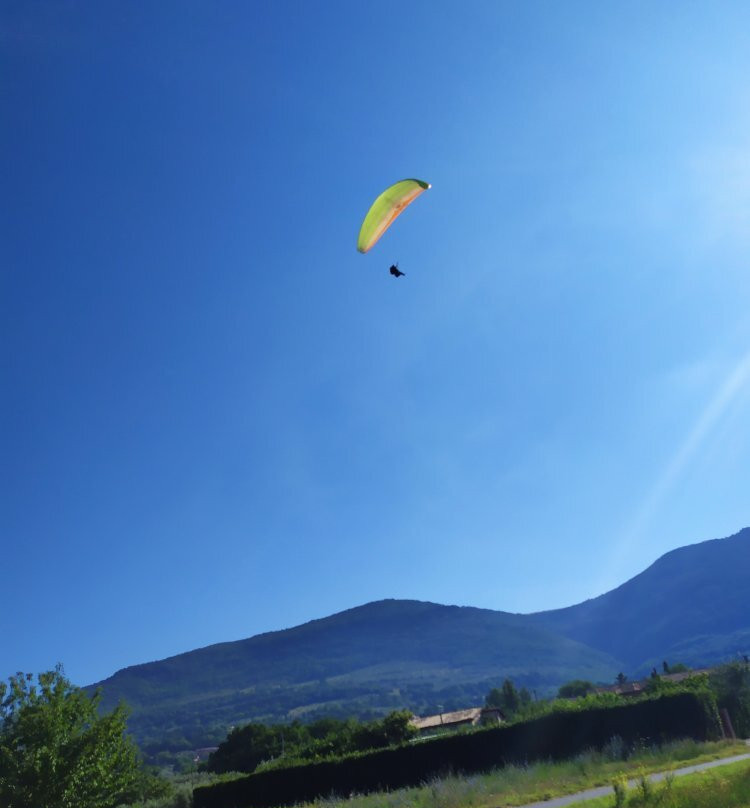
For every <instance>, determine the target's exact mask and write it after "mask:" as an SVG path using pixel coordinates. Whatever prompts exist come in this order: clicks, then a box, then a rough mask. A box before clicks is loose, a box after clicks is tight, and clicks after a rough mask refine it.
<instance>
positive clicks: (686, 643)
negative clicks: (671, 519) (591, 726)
mask: <svg viewBox="0 0 750 808" xmlns="http://www.w3.org/2000/svg"><path fill="white" fill-rule="evenodd" d="M529 617H530V619H531V620H532V622H533V623H534V624H535V625H537V626H544V627H545V628H548V629H550V630H552V631H555V632H559V633H561V634H563V635H564V636H566V637H569V638H571V639H575V640H579V641H580V642H583V643H585V644H586V645H589V646H591V647H592V648H597V649H599V650H600V651H603V652H604V653H607V654H611V655H612V656H614V657H617V658H618V659H621V660H622V661H623V663H624V665H625V668H626V669H627V670H628V671H632V672H637V671H643V670H648V669H650V667H651V666H652V665H654V664H656V665H659V664H660V662H661V660H662V659H667V660H671V661H673V662H674V661H678V660H679V661H684V662H686V663H687V664H691V665H699V664H703V663H710V662H713V661H716V660H717V659H723V658H725V657H727V656H734V655H736V654H737V653H738V652H741V653H746V652H747V651H748V650H749V649H750V528H745V529H744V530H741V531H740V532H739V533H737V534H735V535H734V536H730V537H729V538H727V539H714V540H712V541H705V542H701V543H700V544H693V545H690V546H688V547H681V548H679V549H678V550H673V551H672V552H670V553H667V554H666V555H663V556H662V557H661V558H660V559H659V560H658V561H656V562H655V563H654V564H652V565H651V566H650V567H649V568H648V569H646V570H645V571H644V572H642V573H640V574H639V575H636V576H635V578H631V579H630V580H629V581H627V583H624V584H622V586H619V587H617V589H613V590H612V591H611V592H607V593H606V594H604V595H601V596H599V597H597V598H593V599H592V600H587V601H585V602H584V603H579V604H578V605H577V606H569V607H568V608H566V609H557V610H555V611H548V612H538V613H537V614H533V615H529Z"/></svg>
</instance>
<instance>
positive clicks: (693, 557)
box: [90, 528, 750, 750]
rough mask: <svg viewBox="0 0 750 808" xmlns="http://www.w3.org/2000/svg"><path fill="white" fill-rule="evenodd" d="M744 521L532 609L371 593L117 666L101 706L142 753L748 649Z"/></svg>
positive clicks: (749, 586) (451, 703) (749, 537)
mask: <svg viewBox="0 0 750 808" xmlns="http://www.w3.org/2000/svg"><path fill="white" fill-rule="evenodd" d="M748 569H750V528H744V529H743V530H741V531H739V533H737V534H734V535H733V536H730V537H728V538H726V539H712V540H708V541H706V542H698V543H695V544H692V545H687V546H686V547H682V548H677V549H675V550H671V551H669V552H668V553H665V554H664V555H663V556H661V557H660V558H659V559H657V560H656V561H655V562H654V563H653V564H651V565H650V566H649V567H647V568H646V569H645V570H644V571H643V572H641V573H639V574H638V575H636V576H634V577H633V578H631V579H629V580H628V581H626V582H625V583H623V584H621V585H620V586H619V587H616V588H615V589H613V590H611V591H610V592H606V593H604V594H602V595H599V596H597V597H596V598H591V599H589V600H586V601H583V602H582V603H579V604H575V605H573V606H569V607H564V608H562V609H555V610H547V611H543V612H535V613H531V614H516V613H512V612H503V611H496V610H492V609H482V608H478V607H474V606H445V605H442V604H437V603H432V602H429V601H418V600H399V599H392V598H391V599H382V600H378V601H372V602H370V603H365V604H361V605H359V606H354V607H351V608H349V609H345V610H343V611H341V612H337V613H335V614H333V615H330V616H328V617H323V618H316V619H313V620H310V621H307V622H306V623H302V624H300V625H298V626H293V627H291V628H287V629H282V630H280V631H270V632H264V633H262V634H258V635H255V636H253V637H249V638H245V639H242V640H234V641H227V642H221V643H216V644H213V645H208V646H204V647H203V648H199V649H194V650H192V651H187V652H184V653H182V654H177V655H174V656H172V657H168V658H167V659H164V660H158V661H155V662H147V663H141V664H139V665H133V666H129V667H127V668H123V669H121V670H119V671H117V672H115V674H113V675H112V676H111V677H109V678H107V679H105V680H103V681H102V682H99V683H98V684H97V685H92V686H90V687H91V689H93V688H94V687H96V686H100V687H101V688H102V692H103V704H104V706H110V705H112V704H114V703H116V702H117V701H118V700H120V699H121V698H122V699H124V700H125V701H126V702H128V704H129V705H130V706H131V709H132V716H131V722H130V724H131V729H132V731H133V733H134V735H135V736H136V738H137V739H138V740H139V742H141V744H142V745H145V746H146V747H148V748H150V749H152V750H153V749H157V748H163V747H164V746H169V747H171V748H180V747H183V748H195V747H197V746H201V745H203V746H205V745H209V742H211V741H216V740H221V738H223V737H224V735H225V734H226V731H227V729H228V727H229V726H231V725H233V724H238V723H242V722H246V721H250V720H262V721H267V722H268V721H273V722H278V721H285V720H291V719H294V718H311V717H317V716H320V715H339V716H344V715H359V716H360V717H371V716H373V715H377V714H382V713H383V712H385V711H387V710H389V709H396V708H401V707H407V708H409V709H412V710H413V711H414V712H430V711H435V712H438V711H444V710H445V709H454V708H456V709H457V708H459V707H462V706H465V705H466V704H467V703H476V702H477V701H481V700H483V698H484V696H485V695H486V693H487V691H488V690H489V689H490V687H496V686H499V685H500V684H501V683H502V680H503V679H504V678H505V677H510V678H512V679H513V680H514V682H515V683H516V684H517V685H518V686H526V687H528V688H529V689H532V690H535V691H537V692H538V694H539V695H544V694H547V693H551V692H554V691H555V690H556V688H557V687H558V686H559V685H560V684H561V683H563V682H564V681H568V680H570V679H574V678H583V679H589V680H592V681H600V682H603V681H612V680H613V678H614V676H615V674H616V673H618V672H620V671H624V672H626V673H627V674H628V675H632V674H633V673H637V672H641V671H643V670H650V667H651V666H652V665H655V664H660V663H661V660H662V659H669V660H670V661H671V662H675V661H681V662H686V663H688V664H705V663H706V662H710V661H712V660H716V659H718V658H720V657H722V656H727V655H728V654H733V653H736V652H737V651H738V650H743V649H744V650H748V649H750V610H748V609H747V608H745V604H746V603H748V602H750V582H749V580H748V579H750V576H747V575H746V574H745V573H746V571H747V570H748Z"/></svg>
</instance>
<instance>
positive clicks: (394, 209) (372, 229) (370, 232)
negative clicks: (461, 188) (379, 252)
mask: <svg viewBox="0 0 750 808" xmlns="http://www.w3.org/2000/svg"><path fill="white" fill-rule="evenodd" d="M430 187H431V186H430V183H429V182H423V181H422V180H401V181H400V182H396V183H394V184H393V185H391V187H390V188H386V189H385V191H383V193H382V194H380V196H379V197H378V198H377V199H376V200H375V201H374V202H373V203H372V207H371V208H370V210H368V211H367V216H365V220H364V222H362V227H361V229H360V231H359V238H358V239H357V249H358V250H359V251H360V252H361V253H366V252H367V251H368V250H369V249H371V248H372V247H373V246H374V245H375V244H376V243H377V241H378V239H379V238H380V237H381V236H382V235H383V233H385V231H386V230H387V229H388V228H389V227H390V226H391V223H392V222H393V220H394V219H395V218H396V217H397V216H398V215H399V213H401V211H403V210H404V209H405V208H406V207H407V206H408V205H410V204H411V203H412V202H413V201H414V200H415V199H416V198H417V197H418V196H419V195H420V194H421V193H422V192H423V191H426V190H427V189H428V188H430Z"/></svg>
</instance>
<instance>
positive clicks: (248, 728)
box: [208, 710, 416, 773]
mask: <svg viewBox="0 0 750 808" xmlns="http://www.w3.org/2000/svg"><path fill="white" fill-rule="evenodd" d="M410 719H411V713H410V712H409V711H408V710H395V711H394V712H391V713H389V714H388V715H387V716H385V718H383V719H379V720H374V721H366V722H359V721H357V720H355V719H352V718H350V719H347V720H345V721H341V720H337V719H335V718H322V719H320V720H319V721H315V722H313V723H311V724H302V723H300V722H299V721H295V722H294V723H292V724H277V725H275V726H266V725H265V724H257V723H252V724H246V725H245V726H242V727H237V728H235V729H233V730H232V731H231V732H230V733H229V736H228V737H227V739H226V740H225V741H224V742H223V743H221V744H220V745H219V748H218V749H217V750H216V751H215V752H213V753H212V755H211V757H210V758H209V761H208V769H209V771H212V772H218V773H220V772H229V771H242V772H252V771H254V770H255V769H256V768H257V767H258V766H259V765H260V764H261V763H265V762H270V761H272V760H280V759H282V758H284V759H290V758H294V759H297V760H319V759H321V758H325V757H329V756H331V755H337V756H338V755H345V754H348V753H351V752H362V751H365V750H368V749H381V748H383V747H386V746H391V745H393V744H399V743H403V742H404V741H406V740H408V739H409V738H411V737H413V736H414V735H415V734H416V730H415V729H414V727H413V726H412V725H411V724H410V723H409V722H410Z"/></svg>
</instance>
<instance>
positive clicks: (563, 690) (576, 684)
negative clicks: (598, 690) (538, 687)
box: [557, 679, 594, 699]
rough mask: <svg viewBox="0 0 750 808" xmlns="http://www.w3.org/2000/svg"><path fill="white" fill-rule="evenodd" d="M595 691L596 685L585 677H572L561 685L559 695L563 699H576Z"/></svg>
mask: <svg viewBox="0 0 750 808" xmlns="http://www.w3.org/2000/svg"><path fill="white" fill-rule="evenodd" d="M593 692H594V685H593V684H592V683H591V682H588V681H586V680H585V679H571V681H570V682H566V683H565V684H564V685H560V687H559V689H558V691H557V696H558V698H561V699H576V698H580V697H582V696H587V695H588V694H589V693H593Z"/></svg>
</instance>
